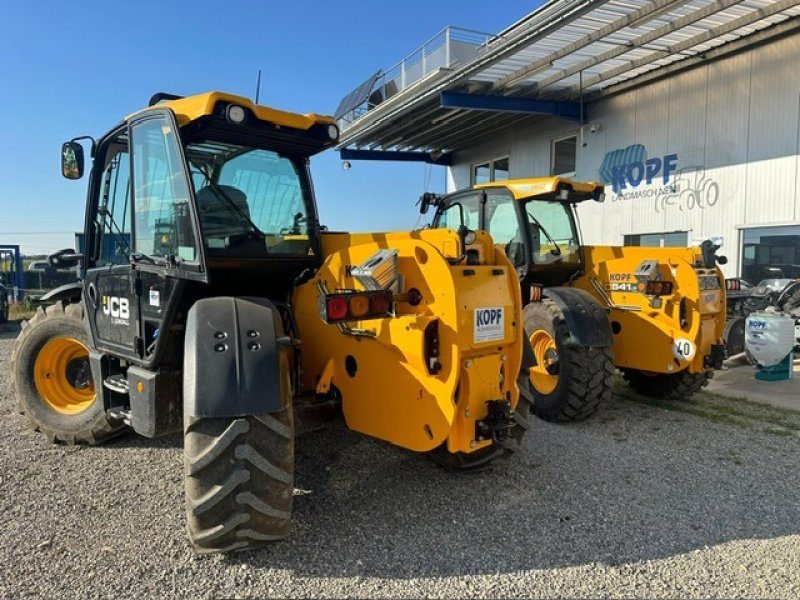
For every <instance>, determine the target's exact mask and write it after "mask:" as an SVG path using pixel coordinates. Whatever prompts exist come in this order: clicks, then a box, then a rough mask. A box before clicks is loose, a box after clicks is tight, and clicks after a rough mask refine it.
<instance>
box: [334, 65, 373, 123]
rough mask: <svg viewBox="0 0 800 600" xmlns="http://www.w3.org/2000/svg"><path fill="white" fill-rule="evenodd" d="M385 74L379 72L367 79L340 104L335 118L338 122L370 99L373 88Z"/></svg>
mask: <svg viewBox="0 0 800 600" xmlns="http://www.w3.org/2000/svg"><path fill="white" fill-rule="evenodd" d="M382 74H383V72H382V71H377V72H376V73H375V74H374V75H373V76H372V77H370V78H369V79H367V80H366V81H365V82H364V83H362V84H361V85H359V86H358V87H357V88H356V89H354V90H353V91H352V92H350V93H349V94H347V96H345V97H344V98H342V101H341V102H339V107H338V108H337V109H336V112H335V113H334V114H333V116H334V117H335V118H336V119H337V120H338V119H341V118H342V117H343V116H344V115H346V114H347V113H349V112H350V111H351V110H353V109H354V108H357V107H359V106H361V105H362V104H364V102H366V101H367V98H369V95H370V93H371V92H372V87H373V86H374V85H375V82H376V81H377V80H378V77H380V76H381V75H382Z"/></svg>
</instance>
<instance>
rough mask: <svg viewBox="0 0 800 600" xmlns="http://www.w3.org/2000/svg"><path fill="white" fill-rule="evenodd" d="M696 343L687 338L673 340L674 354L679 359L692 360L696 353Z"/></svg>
mask: <svg viewBox="0 0 800 600" xmlns="http://www.w3.org/2000/svg"><path fill="white" fill-rule="evenodd" d="M695 350H696V348H695V346H694V344H693V343H692V342H691V341H689V340H687V339H686V338H678V339H677V340H675V341H673V342H672V354H674V355H675V358H677V359H678V360H685V361H687V362H688V361H690V360H692V359H693V358H694V353H695Z"/></svg>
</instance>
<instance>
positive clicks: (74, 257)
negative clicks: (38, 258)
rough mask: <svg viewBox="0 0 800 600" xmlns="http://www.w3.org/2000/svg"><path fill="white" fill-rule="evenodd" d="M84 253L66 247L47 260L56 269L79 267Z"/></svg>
mask: <svg viewBox="0 0 800 600" xmlns="http://www.w3.org/2000/svg"><path fill="white" fill-rule="evenodd" d="M81 258H83V254H76V253H75V250H73V249H72V248H64V249H63V250H59V251H58V252H54V253H53V254H51V255H50V256H48V257H47V262H49V263H50V266H51V267H53V268H54V269H70V268H72V267H77V266H78V263H79V262H80V260H81Z"/></svg>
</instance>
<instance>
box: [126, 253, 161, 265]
mask: <svg viewBox="0 0 800 600" xmlns="http://www.w3.org/2000/svg"><path fill="white" fill-rule="evenodd" d="M131 260H132V261H136V262H146V263H148V264H151V265H156V264H158V261H157V260H156V259H155V258H153V257H152V256H149V255H147V254H142V253H141V252H132V253H131Z"/></svg>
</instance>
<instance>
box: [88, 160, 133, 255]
mask: <svg viewBox="0 0 800 600" xmlns="http://www.w3.org/2000/svg"><path fill="white" fill-rule="evenodd" d="M130 191H131V187H130V160H129V158H128V152H127V148H125V149H123V148H120V147H117V148H113V149H112V150H110V151H109V154H108V159H107V163H106V167H105V169H103V175H102V179H101V183H100V201H99V204H98V208H97V222H96V231H98V232H99V237H98V241H97V244H96V247H95V258H96V263H95V264H97V265H125V264H128V263H129V262H130V254H131V194H130Z"/></svg>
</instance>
